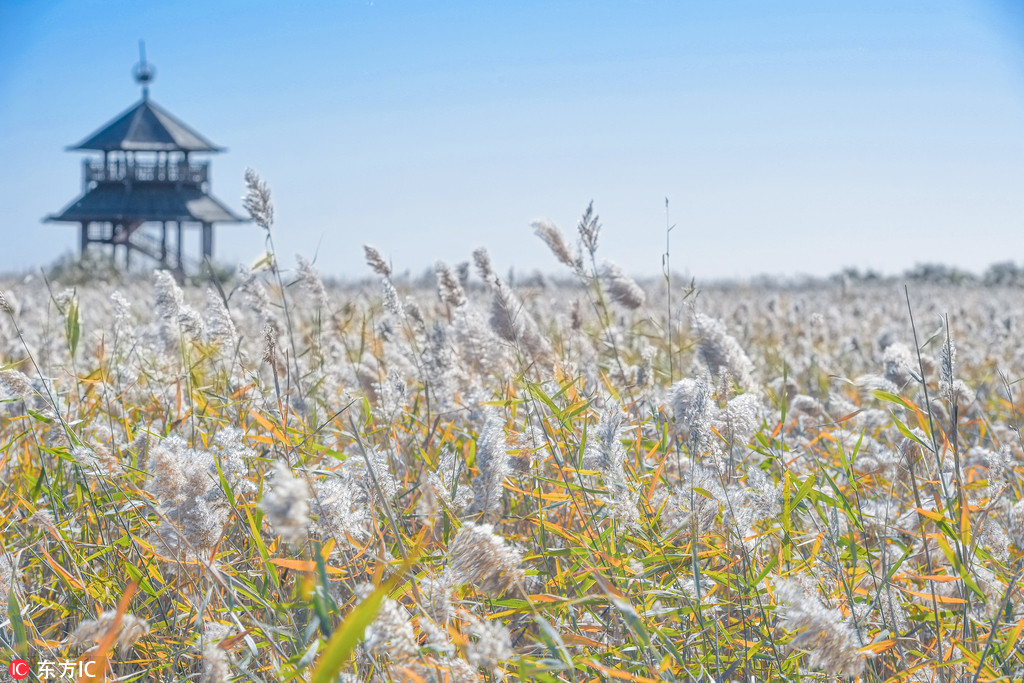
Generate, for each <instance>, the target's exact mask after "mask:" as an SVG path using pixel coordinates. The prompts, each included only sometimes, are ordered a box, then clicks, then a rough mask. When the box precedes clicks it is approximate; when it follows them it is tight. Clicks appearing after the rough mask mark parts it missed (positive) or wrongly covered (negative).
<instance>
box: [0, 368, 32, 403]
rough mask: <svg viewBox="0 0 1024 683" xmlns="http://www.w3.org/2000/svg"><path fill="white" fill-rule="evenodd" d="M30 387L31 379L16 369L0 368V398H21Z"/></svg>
mask: <svg viewBox="0 0 1024 683" xmlns="http://www.w3.org/2000/svg"><path fill="white" fill-rule="evenodd" d="M31 389H32V380H30V379H29V378H28V376H27V375H25V373H23V372H19V371H18V370H0V398H22V397H24V396H25V395H26V394H28V392H29V391H30V390H31Z"/></svg>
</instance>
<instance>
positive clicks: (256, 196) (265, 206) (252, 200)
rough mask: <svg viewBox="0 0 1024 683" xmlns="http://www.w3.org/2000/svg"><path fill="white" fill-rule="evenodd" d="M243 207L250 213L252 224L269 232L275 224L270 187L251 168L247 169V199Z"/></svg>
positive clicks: (244, 199)
mask: <svg viewBox="0 0 1024 683" xmlns="http://www.w3.org/2000/svg"><path fill="white" fill-rule="evenodd" d="M242 206H244V207H245V210H246V211H248V212H249V217H250V218H252V222H253V223H255V224H256V225H258V226H260V227H261V228H263V229H264V230H267V231H269V230H270V226H271V225H273V224H274V204H273V203H272V202H271V201H270V187H269V186H268V185H267V184H266V183H265V182H264V181H263V179H262V178H260V175H259V173H257V172H256V171H254V170H252V169H251V168H247V169H245V197H243V198H242Z"/></svg>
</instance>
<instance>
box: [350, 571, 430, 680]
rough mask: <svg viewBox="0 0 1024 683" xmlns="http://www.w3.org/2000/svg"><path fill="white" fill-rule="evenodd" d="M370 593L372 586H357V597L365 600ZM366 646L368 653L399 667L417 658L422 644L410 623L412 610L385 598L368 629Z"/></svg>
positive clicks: (364, 642)
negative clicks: (419, 642) (382, 657)
mask: <svg viewBox="0 0 1024 683" xmlns="http://www.w3.org/2000/svg"><path fill="white" fill-rule="evenodd" d="M371 593H373V586H372V585H371V584H368V583H364V584H361V585H360V586H357V587H356V595H358V596H359V597H360V598H361V599H363V600H365V599H366V598H367V597H369V596H370V594H371ZM363 647H364V648H366V651H367V652H370V653H372V654H375V655H380V656H386V657H388V659H389V660H390V661H391V662H393V663H396V664H399V663H402V662H407V661H408V660H410V659H412V658H413V657H415V656H416V653H417V652H418V651H419V645H418V644H417V642H416V632H415V631H413V628H412V623H411V622H410V621H409V611H408V610H407V609H405V608H404V607H402V605H400V604H399V603H397V602H396V601H394V600H392V599H391V598H389V597H385V598H384V600H383V601H382V602H381V605H380V609H379V610H378V611H377V616H376V617H374V619H373V623H371V624H370V625H369V626H367V627H366V632H365V633H364V641H363Z"/></svg>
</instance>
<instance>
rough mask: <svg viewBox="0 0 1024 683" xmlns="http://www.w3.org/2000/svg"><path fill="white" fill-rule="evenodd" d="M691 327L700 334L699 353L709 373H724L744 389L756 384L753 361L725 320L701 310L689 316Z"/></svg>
mask: <svg viewBox="0 0 1024 683" xmlns="http://www.w3.org/2000/svg"><path fill="white" fill-rule="evenodd" d="M693 327H694V331H695V332H696V333H697V336H698V337H700V349H699V356H700V358H701V359H702V360H703V361H704V362H705V363H706V364H707V366H708V370H709V371H710V372H711V375H712V376H713V377H718V376H719V375H722V374H724V375H726V376H728V377H730V378H731V379H732V380H733V381H735V382H736V383H737V384H739V385H740V386H741V387H742V388H743V389H744V390H745V391H754V390H756V389H757V388H758V385H757V382H755V380H754V364H753V363H751V362H750V358H748V357H747V354H746V352H744V351H743V348H742V347H741V346H740V345H739V342H737V341H736V339H735V338H733V337H732V336H731V335H730V334H729V333H728V332H727V331H726V329H725V323H723V322H722V321H721V320H717V319H715V318H711V317H709V316H706V315H704V314H703V313H697V314H696V315H694V319H693Z"/></svg>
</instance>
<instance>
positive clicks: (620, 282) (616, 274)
mask: <svg viewBox="0 0 1024 683" xmlns="http://www.w3.org/2000/svg"><path fill="white" fill-rule="evenodd" d="M601 274H602V275H603V276H604V281H605V285H606V286H607V287H608V294H609V295H610V296H611V297H612V301H614V302H615V303H618V304H622V305H623V306H625V307H626V308H629V309H634V308H640V307H641V306H643V305H644V301H646V300H647V295H646V294H644V290H643V289H642V288H641V287H640V285H638V284H637V283H636V281H635V280H633V278H631V277H630V276H629V275H627V274H626V272H625V271H624V270H622V268H619V266H618V265H616V264H615V263H612V262H611V261H605V262H604V265H603V266H602V272H601Z"/></svg>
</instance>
